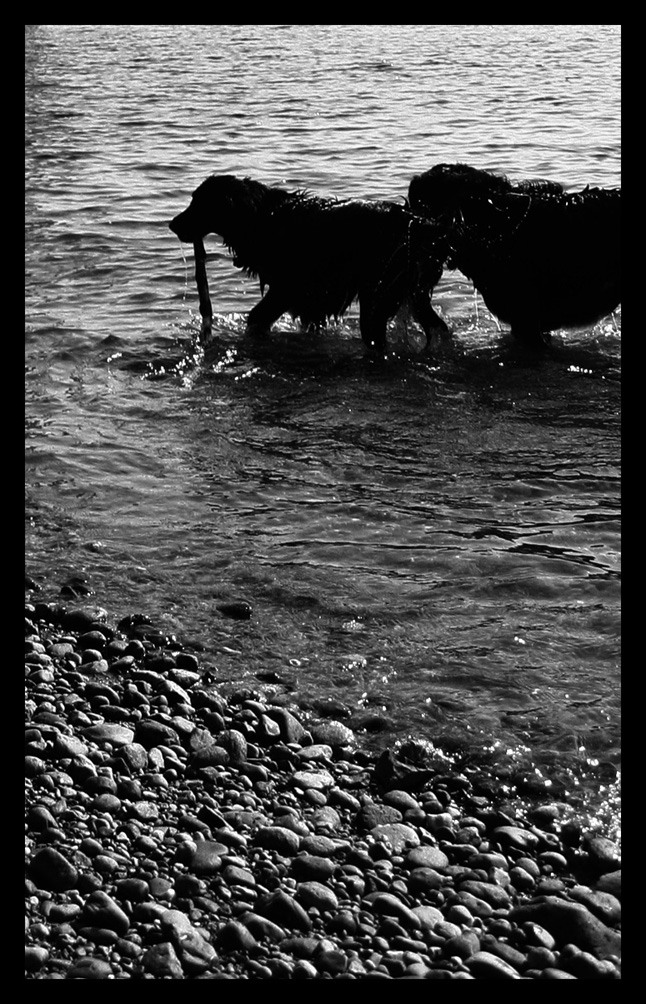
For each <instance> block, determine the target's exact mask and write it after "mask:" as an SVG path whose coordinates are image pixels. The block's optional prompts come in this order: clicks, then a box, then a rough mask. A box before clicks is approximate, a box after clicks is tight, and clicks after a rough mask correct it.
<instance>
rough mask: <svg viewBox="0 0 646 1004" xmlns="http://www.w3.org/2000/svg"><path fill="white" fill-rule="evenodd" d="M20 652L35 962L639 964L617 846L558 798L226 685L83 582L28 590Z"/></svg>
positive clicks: (327, 971) (522, 974)
mask: <svg viewBox="0 0 646 1004" xmlns="http://www.w3.org/2000/svg"><path fill="white" fill-rule="evenodd" d="M232 615H234V616H235V613H233V614H232ZM25 652H26V669H25V683H26V719H27V722H26V729H27V731H26V749H25V775H26V871H27V878H26V921H25V934H26V949H25V953H26V954H25V978H26V979H619V978H621V977H620V973H621V970H620V943H621V942H620V938H621V936H620V917H621V905H620V900H621V871H620V869H621V856H620V850H619V848H618V847H617V846H616V845H615V844H614V843H613V842H612V841H610V840H608V839H607V838H605V837H600V836H598V835H595V834H594V833H592V832H589V833H586V832H583V831H582V829H581V827H580V825H578V824H576V823H574V822H572V821H568V820H566V819H564V813H563V810H564V808H565V807H564V806H563V805H561V804H559V803H556V802H554V803H551V804H549V803H545V801H543V802H541V803H538V802H537V803H536V804H535V806H534V807H533V808H532V809H530V810H529V811H528V813H527V815H526V817H525V816H523V817H522V818H520V817H516V816H514V815H512V814H511V813H510V811H509V807H508V806H507V805H505V806H504V808H501V806H500V804H497V803H496V802H495V801H494V799H492V798H489V797H487V796H486V795H483V794H481V793H479V792H478V791H477V790H476V789H475V788H474V786H473V784H472V782H471V780H470V779H469V777H467V776H466V775H465V774H462V773H460V772H459V771H455V770H454V771H451V770H450V769H447V768H446V766H442V767H441V769H438V767H437V765H435V764H432V763H425V762H424V760H423V757H420V756H419V755H418V754H419V753H420V751H419V750H417V749H415V744H414V743H411V744H409V746H410V748H407V747H406V746H404V747H402V748H398V749H397V752H394V751H392V750H387V751H385V752H384V753H381V754H377V753H372V752H370V751H368V750H366V749H365V748H362V747H361V743H360V741H358V740H357V739H356V737H355V736H354V735H353V733H352V732H351V731H350V729H348V728H347V726H346V725H344V724H343V723H341V722H334V721H330V720H320V721H318V722H317V721H310V720H309V719H306V718H305V717H304V716H302V715H301V714H300V713H299V711H298V709H295V708H293V707H291V706H290V705H289V703H288V702H284V701H280V702H279V701H276V702H273V701H271V700H263V699H258V695H257V694H254V693H252V692H249V691H247V690H241V691H239V692H238V693H237V694H235V693H234V694H229V695H228V696H227V697H225V696H224V695H223V694H222V692H221V691H219V690H218V686H217V683H214V682H213V681H212V680H211V679H210V678H209V676H208V674H204V673H203V672H200V670H201V668H202V667H201V666H200V662H199V657H198V656H196V655H195V654H192V653H191V652H189V651H185V650H183V648H182V646H181V644H164V639H162V638H154V637H153V634H152V632H147V630H146V625H144V624H142V623H141V619H138V618H137V617H136V616H134V617H131V618H124V619H123V620H122V621H120V622H119V624H118V625H117V626H116V627H115V626H111V624H110V622H109V618H108V614H107V611H105V610H103V609H102V608H101V607H97V606H95V605H90V604H87V605H85V606H83V605H82V601H79V600H77V599H76V600H74V602H73V603H72V604H70V605H69V606H63V605H61V604H58V603H43V602H37V601H36V599H35V598H33V599H32V600H31V601H28V602H27V604H26V644H25ZM301 718H302V720H301Z"/></svg>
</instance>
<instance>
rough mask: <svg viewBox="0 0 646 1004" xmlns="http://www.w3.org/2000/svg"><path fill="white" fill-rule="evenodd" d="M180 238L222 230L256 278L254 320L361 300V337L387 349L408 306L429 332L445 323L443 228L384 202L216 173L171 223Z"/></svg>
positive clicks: (262, 323)
mask: <svg viewBox="0 0 646 1004" xmlns="http://www.w3.org/2000/svg"><path fill="white" fill-rule="evenodd" d="M169 226H170V229H171V230H172V231H173V233H175V234H177V236H178V237H179V239H180V240H181V241H184V242H187V243H195V241H200V240H201V239H202V238H203V237H204V236H205V235H206V234H209V233H215V234H218V235H219V236H220V237H221V238H222V240H223V242H224V244H226V245H227V247H228V248H229V250H230V252H231V253H232V255H233V264H234V265H235V266H236V267H237V268H240V269H242V270H243V271H244V272H245V273H247V274H248V275H250V276H254V277H257V278H258V279H259V281H260V288H261V293H262V294H263V295H262V299H261V300H260V302H259V303H258V304H257V305H256V306H255V307H254V308H253V309H252V310H251V311H250V313H249V316H248V326H249V328H250V329H251V330H254V331H267V330H269V329H270V328H271V326H272V324H273V323H274V322H275V321H277V320H278V318H279V317H281V316H282V315H283V314H285V313H288V314H291V315H292V317H294V318H297V319H298V320H299V321H300V322H301V324H302V325H304V326H308V325H315V326H321V325H324V324H325V323H326V322H327V321H328V320H330V319H332V318H339V317H341V316H342V315H343V314H344V313H345V312H346V311H347V310H348V308H349V307H350V305H351V304H352V303H353V301H354V300H358V301H359V325H360V328H361V336H362V338H363V340H364V342H365V344H366V345H367V346H368V347H369V348H371V349H377V350H379V351H384V349H385V348H386V326H387V323H388V321H389V320H390V319H391V318H392V317H394V316H395V314H396V313H397V312H398V310H399V309H400V307H402V306H403V305H405V304H406V305H407V306H408V307H409V308H410V310H411V313H412V316H413V317H414V318H415V320H416V321H417V322H418V323H419V324H420V326H421V327H422V329H423V331H424V333H425V334H426V338H427V341H431V339H432V338H433V336H434V335H436V334H437V335H441V336H444V335H446V334H447V332H448V329H447V327H446V324H445V323H444V321H443V320H442V319H441V318H440V317H439V316H438V315H437V314H436V313H435V311H434V310H433V308H432V307H431V295H432V292H433V288H434V287H435V285H436V283H437V282H438V281H439V279H440V277H441V275H442V269H443V263H444V259H445V257H446V250H447V249H446V247H445V246H444V244H443V242H442V240H441V239H440V237H441V233H440V230H439V229H438V227H436V226H435V224H433V223H429V221H427V220H424V219H422V218H418V217H415V216H414V215H412V214H411V213H410V212H409V211H408V210H407V208H406V207H405V206H403V205H399V204H397V203H394V202H387V201H364V200H360V199H346V200H341V199H331V198H320V197H317V196H314V195H310V194H308V193H307V192H303V191H289V190H287V189H283V188H279V187H275V186H269V185H265V184H262V183H261V182H258V181H254V180H253V179H251V178H238V177H235V176H233V175H212V176H211V177H209V178H207V179H206V181H204V182H203V183H202V184H201V185H200V186H199V187H198V188H197V189H196V191H195V192H194V193H193V197H192V200H191V202H190V205H189V206H188V208H187V209H186V210H185V211H184V212H182V213H180V214H179V215H178V216H176V217H175V218H174V219H173V220H172V221H171V223H170V224H169Z"/></svg>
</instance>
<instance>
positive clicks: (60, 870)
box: [29, 847, 78, 892]
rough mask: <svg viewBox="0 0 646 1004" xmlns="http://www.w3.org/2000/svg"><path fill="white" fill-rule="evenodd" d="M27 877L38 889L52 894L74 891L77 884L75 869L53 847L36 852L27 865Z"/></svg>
mask: <svg viewBox="0 0 646 1004" xmlns="http://www.w3.org/2000/svg"><path fill="white" fill-rule="evenodd" d="M29 875H30V877H31V879H32V880H33V881H34V882H35V883H36V885H37V887H38V888H39V889H51V890H52V891H53V892H64V890H65V889H74V888H76V885H77V882H78V871H77V869H76V868H75V867H74V865H73V864H72V863H71V862H70V861H68V860H67V858H66V857H64V856H63V855H62V854H61V852H60V851H57V850H56V848H54V847H43V848H42V849H41V850H38V851H36V853H35V854H34V856H33V858H32V859H31V862H30V864H29Z"/></svg>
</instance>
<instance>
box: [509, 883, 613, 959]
mask: <svg viewBox="0 0 646 1004" xmlns="http://www.w3.org/2000/svg"><path fill="white" fill-rule="evenodd" d="M510 918H511V919H512V920H513V921H515V922H516V923H517V924H524V923H525V922H526V921H531V922H533V923H536V924H540V925H541V926H542V927H544V928H546V929H547V930H548V931H549V932H550V934H552V935H553V936H554V938H555V939H556V943H557V945H558V946H559V947H561V946H563V945H576V946H577V947H578V948H581V949H583V951H587V952H592V953H594V954H595V955H600V956H602V957H603V956H606V955H617V956H620V955H621V934H619V932H618V931H613V929H612V928H611V927H608V926H606V924H603V923H602V922H601V921H600V920H598V919H597V918H596V917H595V916H594V915H593V914H591V913H590V911H589V910H588V909H587V908H586V907H585V906H583V905H582V904H581V903H570V902H568V901H567V900H564V899H559V898H558V897H557V896H545V897H543V898H542V899H541V900H536V901H534V902H532V903H527V904H524V905H523V906H517V907H515V908H514V909H512V910H511V912H510Z"/></svg>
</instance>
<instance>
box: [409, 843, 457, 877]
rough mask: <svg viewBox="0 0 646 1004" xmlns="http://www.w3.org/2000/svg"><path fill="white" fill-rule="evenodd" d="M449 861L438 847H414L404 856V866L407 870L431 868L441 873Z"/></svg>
mask: <svg viewBox="0 0 646 1004" xmlns="http://www.w3.org/2000/svg"><path fill="white" fill-rule="evenodd" d="M448 863H449V859H448V858H447V856H446V854H445V853H444V851H443V850H441V849H440V848H439V847H432V846H430V845H428V844H425V845H424V846H423V847H414V848H413V850H411V851H409V853H408V854H407V855H406V866H407V867H408V868H433V869H436V870H439V871H441V870H442V869H443V868H446V867H447V866H448Z"/></svg>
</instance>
